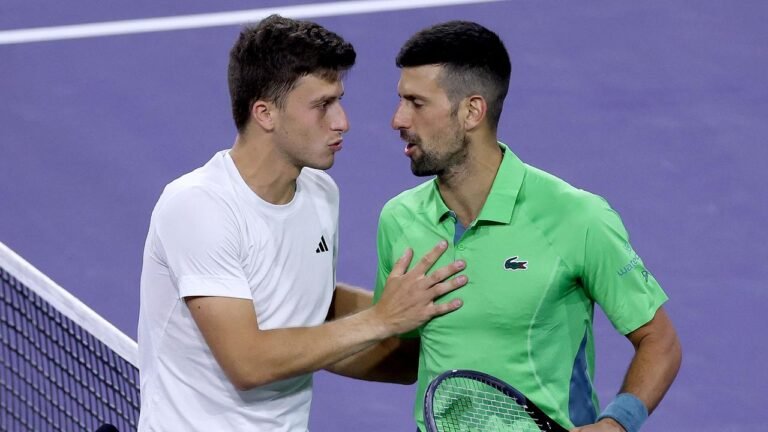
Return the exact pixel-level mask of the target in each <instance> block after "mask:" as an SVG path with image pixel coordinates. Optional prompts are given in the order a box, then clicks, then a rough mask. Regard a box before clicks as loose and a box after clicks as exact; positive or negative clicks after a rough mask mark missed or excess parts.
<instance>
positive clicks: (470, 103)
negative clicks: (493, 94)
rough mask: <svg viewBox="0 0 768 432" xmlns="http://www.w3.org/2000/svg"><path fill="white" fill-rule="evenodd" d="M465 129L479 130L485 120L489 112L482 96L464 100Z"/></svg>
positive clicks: (469, 97) (473, 96) (468, 97)
mask: <svg viewBox="0 0 768 432" xmlns="http://www.w3.org/2000/svg"><path fill="white" fill-rule="evenodd" d="M464 109H465V114H464V128H465V129H466V130H472V129H475V128H477V127H478V126H479V125H480V124H481V123H483V121H484V120H485V115H486V114H487V112H488V104H487V103H486V102H485V98H484V97H482V96H480V95H471V96H467V97H466V98H465V99H464Z"/></svg>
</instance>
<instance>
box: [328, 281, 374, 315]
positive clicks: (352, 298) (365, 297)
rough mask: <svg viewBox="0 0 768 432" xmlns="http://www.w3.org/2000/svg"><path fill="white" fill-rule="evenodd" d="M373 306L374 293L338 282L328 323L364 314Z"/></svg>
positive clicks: (329, 311)
mask: <svg viewBox="0 0 768 432" xmlns="http://www.w3.org/2000/svg"><path fill="white" fill-rule="evenodd" d="M372 304H373V293H372V292H371V291H369V290H367V289H364V288H360V287H356V286H352V285H349V284H346V283H344V282H337V283H336V290H335V291H334V292H333V300H332V301H331V307H330V309H329V310H328V318H326V321H333V320H335V319H338V318H344V317H345V316H347V315H352V314H355V313H358V312H362V311H364V310H365V309H368V308H369V307H371V305H372Z"/></svg>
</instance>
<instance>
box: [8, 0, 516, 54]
mask: <svg viewBox="0 0 768 432" xmlns="http://www.w3.org/2000/svg"><path fill="white" fill-rule="evenodd" d="M497 1H503V0H369V1H362V0H358V1H338V2H331V3H316V4H307V5H295V6H283V7H274V8H263V9H249V10H242V11H232V12H216V13H206V14H196V15H178V16H172V17H163V18H146V19H135V20H125V21H108V22H100V23H91V24H75V25H66V26H57V27H37V28H29V29H19V30H4V31H0V45H9V44H20V43H29V42H42V41H52V40H63V39H79V38H89V37H99V36H113V35H122V34H132V33H147V32H158V31H170V30H184V29H193V28H203V27H217V26H226V25H242V24H244V23H248V22H255V21H259V20H261V19H263V18H266V17H268V16H269V15H272V14H280V15H283V16H287V17H291V18H294V19H303V18H317V17H325V16H339V15H352V14H362V13H371V12H384V11H394V10H403V9H418V8H429V7H438V6H451V5H462V4H472V3H490V2H497Z"/></svg>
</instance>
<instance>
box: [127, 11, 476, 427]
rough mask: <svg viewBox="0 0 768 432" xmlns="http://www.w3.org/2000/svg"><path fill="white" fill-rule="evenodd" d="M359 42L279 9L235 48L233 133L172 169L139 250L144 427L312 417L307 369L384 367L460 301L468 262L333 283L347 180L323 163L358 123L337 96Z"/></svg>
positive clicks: (257, 423)
mask: <svg viewBox="0 0 768 432" xmlns="http://www.w3.org/2000/svg"><path fill="white" fill-rule="evenodd" d="M354 61H355V51H354V49H353V48H352V46H351V45H350V44H349V43H348V42H346V41H344V40H343V39H342V38H341V37H339V36H338V35H336V34H334V33H332V32H330V31H328V30H326V29H325V28H323V27H321V26H319V25H317V24H315V23H311V22H305V21H295V20H291V19H287V18H283V17H279V16H271V17H268V18H266V19H264V20H263V21H261V22H260V23H259V24H258V25H257V26H255V27H251V28H246V29H244V30H243V31H242V32H241V34H240V37H239V39H238V41H237V42H236V43H235V45H234V47H233V48H232V50H231V52H230V64H229V86H230V95H231V98H232V110H233V117H234V120H235V125H236V126H237V130H238V134H237V138H236V141H235V143H234V145H233V147H232V148H231V149H229V150H223V151H220V152H218V153H216V154H215V155H214V156H213V158H212V159H211V160H210V161H209V162H208V163H207V164H205V165H204V166H203V167H201V168H198V169H197V170H195V171H193V172H191V173H189V174H186V175H184V176H182V177H180V178H179V179H176V180H175V181H173V182H172V183H170V184H169V185H168V186H167V187H166V188H165V190H164V191H163V193H162V195H161V197H160V199H159V201H158V203H157V205H156V206H155V209H154V211H153V212H152V218H151V222H150V227H149V233H148V235H147V240H146V244H145V250H144V263H143V269H142V277H141V309H140V317H139V355H140V371H141V397H142V400H141V415H140V420H139V430H140V431H166V430H185V431H194V430H199V431H224V430H227V431H230V430H233V431H234V430H258V431H266V430H269V431H306V430H307V422H308V417H309V406H310V402H311V392H312V372H313V371H315V370H318V369H323V368H325V369H328V370H331V371H333V372H336V373H339V374H342V375H348V376H365V377H366V378H367V379H381V380H391V379H392V377H389V376H386V375H378V373H379V372H378V371H379V370H386V369H387V368H382V367H381V366H382V359H386V354H387V350H389V349H391V347H392V346H393V345H392V344H391V343H389V342H390V341H393V340H394V339H390V338H391V337H393V336H394V335H397V334H400V333H403V332H405V331H408V330H411V329H413V328H416V327H418V326H420V325H421V324H423V323H424V322H426V321H427V320H429V319H430V318H432V317H434V316H437V315H441V314H445V313H448V312H450V311H453V310H455V309H457V308H458V307H460V306H461V301H459V300H455V301H453V302H450V303H447V304H442V305H436V304H434V302H433V299H434V298H436V297H439V296H441V295H443V294H445V293H447V292H449V291H452V290H454V289H456V288H459V287H460V286H462V285H464V284H465V283H466V277H463V276H459V277H456V278H453V279H448V278H449V277H450V276H452V275H454V274H455V273H457V272H459V271H460V270H461V269H462V268H463V267H464V263H463V262H460V261H459V262H454V263H452V264H450V265H447V266H445V267H442V268H439V269H437V270H434V271H432V272H431V273H429V274H427V272H428V271H429V270H430V268H431V267H432V265H433V264H434V263H435V262H436V261H437V259H438V258H439V256H440V255H441V254H442V253H443V251H444V250H445V248H446V245H447V244H446V243H445V242H441V243H440V244H439V245H437V246H435V248H434V249H433V250H432V251H430V252H429V253H428V254H426V255H425V256H424V257H422V258H421V259H420V260H419V261H418V262H417V263H416V264H415V265H414V266H413V268H412V269H411V270H410V271H406V270H407V269H408V267H409V264H410V262H411V259H412V255H413V253H412V252H411V251H410V250H407V251H405V252H404V255H403V257H402V258H401V259H400V260H399V261H398V263H397V264H396V265H395V267H394V269H393V271H392V275H391V276H390V277H389V281H388V283H387V285H386V288H385V291H384V294H383V296H382V298H381V300H379V302H378V303H377V304H376V306H373V307H370V304H371V294H370V292H368V291H365V290H360V289H356V288H353V287H350V286H346V285H344V284H341V283H337V282H336V277H335V264H336V255H337V245H338V204H339V194H338V188H337V187H336V185H335V183H334V182H333V180H332V179H331V178H330V177H329V176H328V175H327V174H326V173H325V172H324V171H323V170H326V169H328V168H330V167H331V165H332V164H333V161H334V155H335V153H336V152H337V151H339V150H341V147H342V135H343V133H344V132H346V131H347V130H348V128H349V124H348V121H347V117H346V114H345V112H344V110H343V108H342V106H341V104H340V100H341V97H342V95H343V92H344V90H343V84H342V78H343V75H344V73H345V71H347V70H348V69H349V68H351V67H352V65H353V64H354Z"/></svg>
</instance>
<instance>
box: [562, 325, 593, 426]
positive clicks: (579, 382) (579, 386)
mask: <svg viewBox="0 0 768 432" xmlns="http://www.w3.org/2000/svg"><path fill="white" fill-rule="evenodd" d="M588 334H589V333H588V331H586V330H585V331H584V338H582V340H581V344H580V345H579V352H578V353H577V354H576V359H574V361H573V370H572V372H571V385H570V394H569V397H568V414H569V416H570V418H571V422H573V424H574V426H584V425H588V424H592V423H594V422H595V418H596V416H597V409H595V405H594V403H592V396H593V394H592V392H593V388H592V381H591V380H590V379H589V369H588V365H587V335H588Z"/></svg>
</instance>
